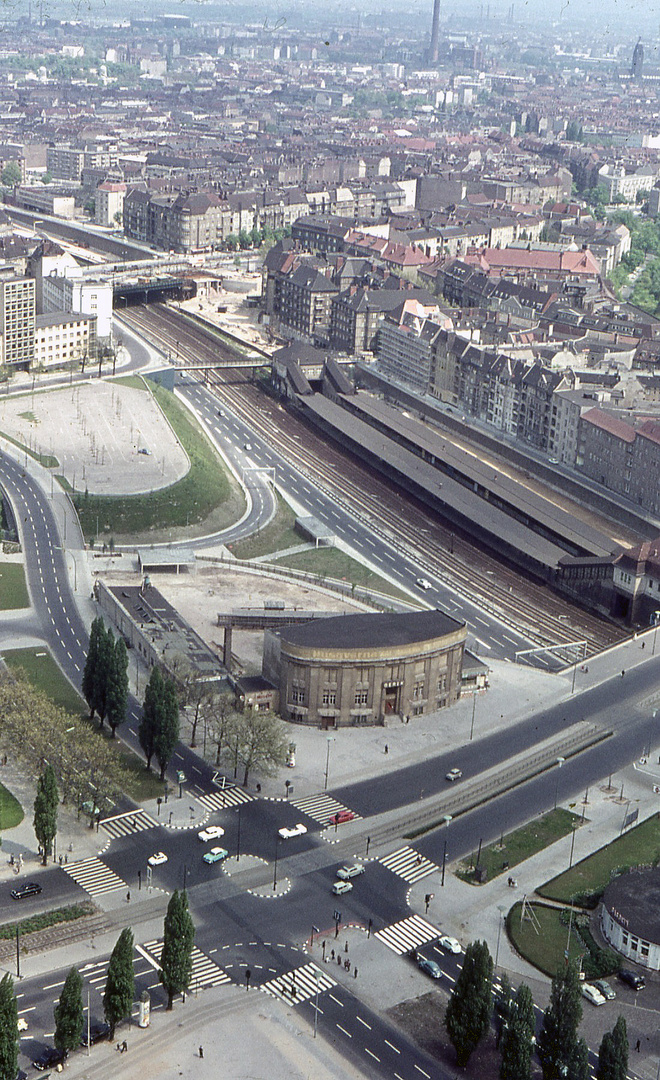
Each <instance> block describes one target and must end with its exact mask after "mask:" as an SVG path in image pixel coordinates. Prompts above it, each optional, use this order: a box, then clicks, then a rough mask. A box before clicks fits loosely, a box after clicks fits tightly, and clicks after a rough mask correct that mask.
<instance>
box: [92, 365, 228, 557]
mask: <svg viewBox="0 0 660 1080" xmlns="http://www.w3.org/2000/svg"><path fill="white" fill-rule="evenodd" d="M142 385H143V386H144V384H142ZM150 390H151V393H153V395H154V397H155V399H156V401H157V403H158V405H159V406H160V408H161V409H162V410H163V413H164V414H165V416H166V417H167V419H168V421H169V422H170V424H171V425H172V428H173V430H174V431H175V432H176V434H177V436H178V438H179V441H180V442H181V445H182V446H183V448H184V450H185V451H186V453H187V454H188V457H189V459H190V469H189V471H188V473H187V475H186V476H184V477H183V478H182V479H181V480H178V481H177V482H176V483H175V484H172V485H171V486H170V487H167V488H163V489H162V490H161V491H154V492H152V493H150V494H143V495H86V494H85V493H84V492H76V494H75V496H74V502H75V506H76V509H77V511H78V515H79V517H80V521H81V524H82V528H83V532H84V534H85V536H86V537H88V538H89V537H93V536H96V523H97V518H98V521H99V523H100V533H101V534H102V536H103V538H104V539H106V538H108V537H110V536H118V535H123V536H138V535H140V534H141V533H147V532H149V531H152V530H155V529H168V528H178V527H186V526H187V525H189V524H195V523H198V522H201V521H204V520H205V519H206V518H207V517H208V516H209V515H210V514H211V513H212V512H213V511H215V510H217V509H218V508H219V507H222V505H223V504H227V521H226V522H224V524H229V523H230V522H231V521H234V520H235V519H236V509H237V508H236V506H235V500H234V499H232V498H230V496H231V495H232V486H231V484H230V483H229V479H228V476H227V472H226V470H225V466H224V464H223V462H222V461H221V459H220V458H219V457H218V455H217V454H216V452H215V450H214V448H213V446H212V445H211V443H210V442H209V440H208V439H207V437H206V435H205V434H204V432H203V431H202V429H201V428H200V427H199V425H198V424H197V423H196V422H195V420H194V419H193V418H192V417H191V415H190V414H189V413H188V411H187V410H186V409H184V407H183V406H182V405H181V404H180V403H179V402H178V401H177V399H176V398H175V396H174V394H172V393H170V391H169V390H165V389H164V388H163V387H162V386H156V385H154V386H153V387H151V388H150ZM148 392H149V391H148V390H146V389H145V393H148ZM239 516H240V510H239ZM216 527H217V528H222V527H223V525H222V524H218V525H217V526H216Z"/></svg>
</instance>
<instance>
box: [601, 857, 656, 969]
mask: <svg viewBox="0 0 660 1080" xmlns="http://www.w3.org/2000/svg"><path fill="white" fill-rule="evenodd" d="M600 928H601V930H602V933H603V936H604V937H605V939H606V940H607V941H608V942H609V944H610V945H611V946H612V948H613V949H616V951H617V952H619V953H622V954H623V956H626V957H627V958H628V959H629V960H632V961H634V962H635V963H636V964H641V965H642V966H643V967H647V968H650V969H652V970H654V971H658V970H660V868H658V867H652V868H650V869H645V870H630V871H629V872H628V873H627V874H620V875H619V877H616V878H614V880H613V881H611V882H610V884H609V885H608V886H607V888H606V889H605V892H604V893H603V898H602V900H601V907H600Z"/></svg>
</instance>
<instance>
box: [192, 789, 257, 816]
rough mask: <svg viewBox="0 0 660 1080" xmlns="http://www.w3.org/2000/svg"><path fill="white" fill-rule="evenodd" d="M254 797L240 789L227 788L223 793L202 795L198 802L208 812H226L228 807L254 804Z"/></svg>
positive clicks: (214, 792) (216, 792)
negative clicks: (248, 803) (247, 803)
mask: <svg viewBox="0 0 660 1080" xmlns="http://www.w3.org/2000/svg"><path fill="white" fill-rule="evenodd" d="M254 797H255V796H254V795H250V794H249V793H248V792H247V791H243V790H242V789H241V788H239V787H226V788H223V789H222V791H213V792H211V794H210V795H200V797H199V800H198V801H199V802H201V804H202V806H203V807H204V808H205V809H206V810H209V811H213V810H226V809H227V807H228V806H238V805H239V804H240V803H246V802H252V801H253V800H254Z"/></svg>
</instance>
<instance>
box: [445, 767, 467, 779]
mask: <svg viewBox="0 0 660 1080" xmlns="http://www.w3.org/2000/svg"><path fill="white" fill-rule="evenodd" d="M462 775H463V770H462V769H450V770H449V772H448V773H445V780H450V781H452V782H453V781H454V780H460V778H461V777H462Z"/></svg>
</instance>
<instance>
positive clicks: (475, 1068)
mask: <svg viewBox="0 0 660 1080" xmlns="http://www.w3.org/2000/svg"><path fill="white" fill-rule="evenodd" d="M386 1015H387V1017H388V1018H389V1019H390V1020H391V1021H392V1023H394V1024H396V1025H397V1027H399V1028H401V1029H402V1030H403V1031H405V1033H406V1035H408V1037H409V1038H410V1039H412V1040H413V1042H415V1043H416V1044H417V1046H419V1047H421V1049H422V1050H425V1051H426V1053H427V1054H430V1056H431V1057H432V1058H435V1060H436V1061H440V1062H442V1064H443V1065H446V1066H447V1067H449V1068H453V1069H456V1070H457V1072H458V1073H460V1075H461V1076H465V1077H466V1078H467V1080H491V1078H492V1080H495V1078H496V1077H498V1076H499V1074H500V1062H501V1058H500V1055H499V1052H498V1051H497V1050H496V1049H495V1037H494V1036H493V1035H489V1036H488V1037H487V1038H486V1039H484V1040H483V1042H482V1043H481V1044H480V1045H479V1046H478V1047H477V1049H476V1050H475V1052H474V1054H473V1055H472V1057H471V1058H470V1061H469V1064H468V1066H467V1068H466V1069H460V1070H458V1069H457V1066H456V1052H455V1050H454V1048H453V1046H452V1045H451V1043H450V1042H449V1039H448V1038H447V1032H446V1031H445V1026H444V1019H445V997H444V995H442V996H441V995H440V994H438V993H430V994H424V996H423V997H420V998H415V999H414V1000H413V1001H402V1002H401V1003H400V1004H399V1005H395V1006H394V1007H393V1008H392V1009H388V1010H387V1014H386Z"/></svg>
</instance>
